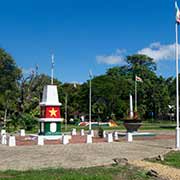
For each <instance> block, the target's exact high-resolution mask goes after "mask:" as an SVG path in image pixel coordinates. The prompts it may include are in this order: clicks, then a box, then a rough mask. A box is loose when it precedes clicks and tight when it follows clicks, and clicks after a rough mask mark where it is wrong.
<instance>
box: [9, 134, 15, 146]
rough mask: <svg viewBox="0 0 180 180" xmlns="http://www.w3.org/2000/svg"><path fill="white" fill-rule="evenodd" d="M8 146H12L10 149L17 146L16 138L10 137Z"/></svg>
mask: <svg viewBox="0 0 180 180" xmlns="http://www.w3.org/2000/svg"><path fill="white" fill-rule="evenodd" d="M8 146H10V147H13V146H16V138H15V136H9V140H8Z"/></svg>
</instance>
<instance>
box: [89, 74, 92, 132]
mask: <svg viewBox="0 0 180 180" xmlns="http://www.w3.org/2000/svg"><path fill="white" fill-rule="evenodd" d="M91 78H92V72H91V71H89V130H91V129H92V127H91Z"/></svg>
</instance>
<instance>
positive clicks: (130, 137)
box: [126, 132, 133, 142]
mask: <svg viewBox="0 0 180 180" xmlns="http://www.w3.org/2000/svg"><path fill="white" fill-rule="evenodd" d="M126 136H127V140H128V142H132V141H133V135H132V133H130V132H128V133H127V134H126Z"/></svg>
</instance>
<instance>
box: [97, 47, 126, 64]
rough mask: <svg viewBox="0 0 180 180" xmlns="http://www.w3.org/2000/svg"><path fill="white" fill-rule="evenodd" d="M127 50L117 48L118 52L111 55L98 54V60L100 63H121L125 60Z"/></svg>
mask: <svg viewBox="0 0 180 180" xmlns="http://www.w3.org/2000/svg"><path fill="white" fill-rule="evenodd" d="M125 52H126V50H124V49H117V50H116V52H115V53H113V54H111V55H99V56H96V61H97V62H98V63H99V64H109V65H114V64H120V63H123V62H124V53H125Z"/></svg>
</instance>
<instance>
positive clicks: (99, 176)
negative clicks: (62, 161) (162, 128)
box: [0, 166, 157, 180]
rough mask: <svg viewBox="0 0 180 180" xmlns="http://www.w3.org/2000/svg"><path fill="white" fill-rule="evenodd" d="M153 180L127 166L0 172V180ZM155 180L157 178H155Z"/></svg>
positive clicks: (142, 172)
mask: <svg viewBox="0 0 180 180" xmlns="http://www.w3.org/2000/svg"><path fill="white" fill-rule="evenodd" d="M11 179H13V180H119V179H121V180H155V179H154V178H152V177H148V176H147V175H146V174H145V172H144V171H139V170H137V169H136V168H132V167H129V166H123V167H122V166H110V167H93V168H81V169H77V170H75V169H69V170H68V169H44V170H30V171H11V170H9V171H5V172H0V180H11ZM156 180H157V178H156Z"/></svg>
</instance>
